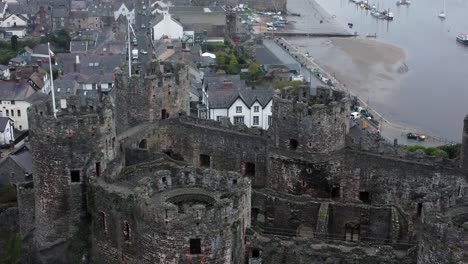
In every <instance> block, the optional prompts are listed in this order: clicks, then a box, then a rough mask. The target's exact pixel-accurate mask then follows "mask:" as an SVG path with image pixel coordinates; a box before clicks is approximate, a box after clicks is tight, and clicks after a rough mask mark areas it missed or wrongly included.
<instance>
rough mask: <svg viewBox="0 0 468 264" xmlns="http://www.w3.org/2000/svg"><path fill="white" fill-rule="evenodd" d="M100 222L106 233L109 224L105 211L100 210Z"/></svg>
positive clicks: (100, 226)
mask: <svg viewBox="0 0 468 264" xmlns="http://www.w3.org/2000/svg"><path fill="white" fill-rule="evenodd" d="M98 223H99V228H100V229H101V230H102V231H103V232H104V233H106V232H107V226H106V214H105V213H104V212H103V211H99V214H98Z"/></svg>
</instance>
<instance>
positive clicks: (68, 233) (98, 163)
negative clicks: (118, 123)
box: [28, 91, 116, 263]
mask: <svg viewBox="0 0 468 264" xmlns="http://www.w3.org/2000/svg"><path fill="white" fill-rule="evenodd" d="M91 92H92V91H88V92H84V93H82V94H81V95H74V96H69V97H64V98H62V99H58V100H57V103H58V104H57V106H58V108H59V109H58V112H57V118H54V116H53V111H52V107H51V106H52V102H51V101H44V102H41V103H37V104H35V105H34V106H33V107H32V108H30V109H29V111H28V115H29V116H28V117H29V120H30V127H31V130H30V138H31V146H32V157H33V174H34V189H35V197H34V198H35V199H34V200H35V230H34V231H33V247H34V249H33V251H34V252H33V253H32V254H31V255H32V256H33V258H34V260H35V263H69V262H67V259H71V258H74V259H76V258H81V257H82V254H83V253H82V252H71V254H76V255H69V254H68V252H67V250H66V249H67V248H68V247H69V245H70V240H71V238H72V237H73V236H74V235H75V234H76V232H77V231H78V229H80V228H81V227H83V224H84V223H85V221H86V214H87V209H86V207H87V202H86V196H87V186H88V179H89V178H91V177H99V176H100V175H101V172H102V171H103V170H104V169H105V167H106V164H107V161H108V160H111V159H112V158H113V156H114V155H115V144H116V139H115V126H114V122H113V113H112V108H111V103H110V100H109V98H108V97H107V96H106V95H102V94H101V95H100V94H96V93H94V96H89V95H88V96H86V93H91ZM59 97H60V95H59ZM82 250H85V249H82Z"/></svg>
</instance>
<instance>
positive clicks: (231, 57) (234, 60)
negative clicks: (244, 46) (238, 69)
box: [229, 53, 239, 65]
mask: <svg viewBox="0 0 468 264" xmlns="http://www.w3.org/2000/svg"><path fill="white" fill-rule="evenodd" d="M229 64H230V65H239V62H238V61H237V58H236V55H234V54H232V53H231V54H230V55H229Z"/></svg>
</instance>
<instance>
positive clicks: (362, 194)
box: [359, 192, 371, 203]
mask: <svg viewBox="0 0 468 264" xmlns="http://www.w3.org/2000/svg"><path fill="white" fill-rule="evenodd" d="M359 200H361V201H362V202H364V203H370V201H371V199H370V194H369V192H359Z"/></svg>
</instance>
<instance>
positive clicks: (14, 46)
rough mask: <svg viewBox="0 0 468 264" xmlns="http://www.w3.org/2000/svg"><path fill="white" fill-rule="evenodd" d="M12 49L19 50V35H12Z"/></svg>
mask: <svg viewBox="0 0 468 264" xmlns="http://www.w3.org/2000/svg"><path fill="white" fill-rule="evenodd" d="M11 49H12V50H14V51H18V36H16V35H13V36H11Z"/></svg>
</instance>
